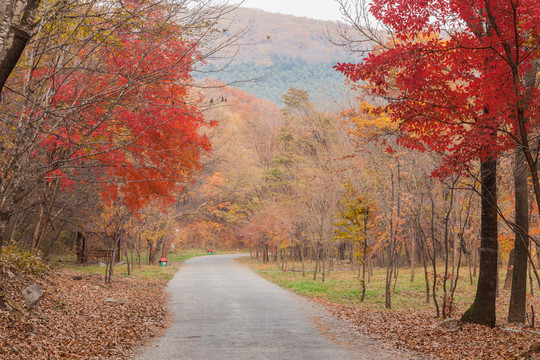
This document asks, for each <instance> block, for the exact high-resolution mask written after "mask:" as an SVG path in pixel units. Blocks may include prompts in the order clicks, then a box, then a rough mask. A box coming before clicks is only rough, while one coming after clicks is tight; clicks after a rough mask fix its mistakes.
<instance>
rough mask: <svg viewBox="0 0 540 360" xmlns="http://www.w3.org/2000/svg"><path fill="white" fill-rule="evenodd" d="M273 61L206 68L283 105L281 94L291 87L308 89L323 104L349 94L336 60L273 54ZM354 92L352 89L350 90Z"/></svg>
mask: <svg viewBox="0 0 540 360" xmlns="http://www.w3.org/2000/svg"><path fill="white" fill-rule="evenodd" d="M271 59H272V64H270V65H256V64H255V63H254V62H242V63H239V64H234V63H233V65H230V66H228V67H227V68H226V69H225V70H224V71H216V70H217V68H216V67H215V66H211V65H208V66H207V67H206V68H205V69H204V70H205V72H206V71H216V72H215V73H213V74H210V77H215V78H217V79H219V80H221V81H223V82H225V83H227V84H231V86H235V87H238V88H241V89H242V90H244V91H246V92H247V93H250V94H253V95H255V96H257V97H258V98H262V99H267V100H270V101H273V102H274V103H276V104H277V105H278V106H279V107H282V106H283V105H284V104H283V100H282V98H281V96H282V95H283V94H285V93H286V92H287V90H288V89H289V88H290V87H293V88H297V89H304V90H307V91H308V92H309V94H310V97H311V99H312V100H313V102H314V103H316V104H319V105H320V106H322V107H328V106H331V105H332V104H333V103H334V102H336V101H337V102H338V103H339V102H340V99H342V97H343V96H344V94H346V93H347V92H346V90H347V87H346V86H345V85H344V82H343V80H344V78H343V76H342V75H341V74H339V73H337V72H336V71H335V70H334V69H333V68H332V66H334V65H335V63H333V62H327V63H308V62H306V61H305V60H302V59H299V58H292V57H285V56H272V57H271ZM349 94H350V92H349Z"/></svg>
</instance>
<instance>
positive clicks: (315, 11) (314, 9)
mask: <svg viewBox="0 0 540 360" xmlns="http://www.w3.org/2000/svg"><path fill="white" fill-rule="evenodd" d="M242 6H244V7H250V8H258V9H262V10H264V11H269V12H274V13H281V14H291V15H295V16H306V17H309V18H313V19H320V20H334V21H335V20H340V19H341V16H340V14H339V7H338V4H337V3H336V1H335V0H245V2H244V4H243V5H242Z"/></svg>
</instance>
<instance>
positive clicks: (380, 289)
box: [241, 258, 508, 314]
mask: <svg viewBox="0 0 540 360" xmlns="http://www.w3.org/2000/svg"><path fill="white" fill-rule="evenodd" d="M241 261H242V262H244V263H246V264H248V265H249V266H250V268H251V269H252V270H254V271H255V272H257V273H259V274H260V275H261V276H263V277H264V278H266V279H268V280H270V281H272V282H274V283H276V284H277V285H279V286H281V287H283V288H285V289H288V290H291V291H294V292H296V293H298V294H301V295H306V296H309V297H313V298H318V299H324V300H329V301H332V302H335V303H339V304H345V305H356V306H359V305H361V306H364V307H369V308H376V309H384V304H385V297H384V294H385V281H386V269H384V268H374V271H373V276H372V277H371V281H370V282H369V283H368V282H367V276H366V296H365V300H364V302H363V303H361V302H360V297H361V294H362V287H361V283H360V281H358V279H357V277H358V270H351V269H350V268H349V269H340V270H334V271H331V272H330V275H329V276H327V277H326V279H325V281H324V282H322V281H321V274H320V273H319V274H318V275H317V280H315V281H313V280H312V278H313V270H312V269H313V264H312V263H309V262H308V263H306V270H309V271H306V276H305V277H302V273H301V272H299V271H298V269H299V268H300V266H301V265H300V264H299V263H296V264H295V269H296V271H294V272H293V271H281V269H280V267H279V265H278V264H272V263H270V264H263V263H260V262H257V261H255V260H252V259H249V258H243V259H242V260H241ZM344 267H345V266H342V268H344ZM443 270H444V269H443V268H442V266H441V267H440V268H438V269H437V271H438V274H439V275H440V274H442V273H443ZM504 275H505V273H504V272H503V271H501V274H500V277H501V284H502V283H503V281H504ZM410 280H411V269H409V268H402V269H400V270H399V272H398V276H397V281H396V280H395V279H393V281H392V288H393V291H392V307H393V308H394V309H404V310H406V309H422V308H426V309H432V310H433V311H434V304H433V299H432V295H431V291H432V279H430V301H429V304H426V285H425V278H424V271H423V268H422V267H417V268H416V270H415V277H414V281H413V282H411V281H410ZM394 281H396V282H395V288H394ZM476 281H477V278H473V284H472V285H471V283H470V279H469V273H468V268H467V267H462V268H461V269H460V278H459V279H458V286H457V289H456V292H455V296H454V299H455V300H454V303H455V306H456V309H455V314H458V313H460V312H463V311H465V310H466V309H467V308H468V306H469V305H470V304H471V303H472V302H473V300H474V296H475V293H476ZM447 289H448V291H449V290H450V281H448V283H447ZM442 296H443V289H442V284H441V285H438V286H437V300H438V302H439V307H441V305H442ZM507 300H508V294H507V292H505V291H501V296H500V298H499V301H500V302H501V306H498V308H499V309H500V311H501V314H504V313H505V311H507V310H505V309H507V307H506V306H507V304H506V303H507Z"/></svg>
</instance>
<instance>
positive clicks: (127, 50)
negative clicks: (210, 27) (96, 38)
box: [35, 3, 210, 210]
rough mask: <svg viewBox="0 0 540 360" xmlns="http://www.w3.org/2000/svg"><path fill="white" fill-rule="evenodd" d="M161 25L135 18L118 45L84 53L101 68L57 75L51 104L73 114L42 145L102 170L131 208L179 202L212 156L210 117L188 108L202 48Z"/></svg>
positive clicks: (110, 192)
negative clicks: (203, 159) (180, 191)
mask: <svg viewBox="0 0 540 360" xmlns="http://www.w3.org/2000/svg"><path fill="white" fill-rule="evenodd" d="M127 6H128V7H129V6H131V7H137V6H140V5H137V4H135V3H127ZM160 19H162V14H160V13H159V11H155V12H151V13H147V14H145V15H144V18H141V19H139V18H133V19H131V20H132V21H130V22H126V24H125V25H123V26H122V27H121V28H119V29H118V30H117V31H116V32H115V33H114V35H113V36H114V41H112V42H109V43H108V44H107V43H104V44H103V45H101V46H99V47H98V48H97V49H95V50H93V51H92V53H91V54H90V53H86V54H84V53H81V54H79V56H81V57H82V58H89V59H94V60H99V62H98V63H97V65H96V66H98V67H99V68H97V69H89V70H87V69H83V68H81V69H75V70H74V71H69V72H67V73H66V74H55V75H54V76H53V78H52V81H51V87H53V88H54V89H55V96H54V99H53V101H52V106H53V108H54V109H56V110H58V111H60V110H62V111H64V112H66V114H65V115H64V117H65V121H63V122H62V123H61V124H60V126H59V124H58V123H55V124H54V127H53V125H51V128H50V129H46V135H44V136H43V141H42V146H43V148H45V149H47V153H48V154H49V157H50V158H52V159H53V160H57V159H58V158H59V157H61V156H63V157H66V156H67V157H69V161H70V162H71V163H72V164H79V165H80V164H83V163H84V164H90V163H91V164H92V166H95V167H96V168H99V170H98V171H97V174H98V178H99V179H100V180H101V181H103V182H104V183H106V184H107V185H106V186H104V190H103V193H102V194H103V196H104V198H105V199H107V200H117V199H118V198H119V197H121V198H122V201H123V202H124V204H125V205H127V206H128V207H129V208H130V209H132V210H137V209H138V208H140V207H141V206H143V205H145V204H147V203H148V202H150V201H151V200H153V199H156V198H160V199H162V200H163V201H165V202H170V201H172V197H171V192H172V191H173V190H174V189H175V188H177V185H185V184H186V183H187V182H189V181H190V177H191V176H192V175H193V173H194V171H196V170H198V169H199V168H200V156H201V153H202V152H204V151H209V150H210V142H209V140H208V139H207V138H206V136H204V135H201V134H200V133H199V132H198V130H199V129H200V127H201V126H206V124H205V122H204V119H203V116H202V114H201V113H200V112H199V110H198V109H197V108H196V107H195V106H193V105H190V104H188V102H189V101H188V97H189V94H188V86H187V85H186V84H189V82H190V80H191V76H190V72H191V70H192V63H193V61H194V60H196V59H197V53H196V50H195V49H194V45H193V44H191V43H189V42H188V41H186V40H185V39H184V38H183V37H182V36H183V31H182V29H181V27H180V26H174V25H166V26H163V24H161V23H160ZM35 75H36V76H46V75H50V71H48V70H47V69H45V70H40V72H39V73H36V74H35ZM66 109H69V111H66ZM51 123H52V122H51ZM51 133H52V134H53V136H50V134H51ZM51 175H55V174H52V173H51ZM56 175H58V174H56ZM64 185H66V184H64Z"/></svg>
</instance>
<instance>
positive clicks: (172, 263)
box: [64, 249, 207, 281]
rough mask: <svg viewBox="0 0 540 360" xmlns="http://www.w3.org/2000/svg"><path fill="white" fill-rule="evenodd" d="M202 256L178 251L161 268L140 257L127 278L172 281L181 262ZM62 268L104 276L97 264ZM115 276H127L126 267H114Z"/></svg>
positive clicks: (69, 265) (103, 270)
mask: <svg viewBox="0 0 540 360" xmlns="http://www.w3.org/2000/svg"><path fill="white" fill-rule="evenodd" d="M203 255H207V253H206V251H202V250H191V249H190V250H180V251H178V252H177V253H170V254H169V255H167V260H168V263H167V266H166V267H161V266H159V265H148V258H147V257H146V256H144V257H141V266H140V267H139V266H138V265H137V261H135V263H134V265H133V268H132V271H131V274H130V275H129V276H133V277H137V278H142V279H148V280H165V281H168V280H170V279H172V277H173V276H174V274H175V273H176V271H177V270H178V268H179V267H180V265H181V264H182V262H184V261H185V260H187V259H190V258H192V257H195V256H203ZM130 260H131V259H130ZM122 261H125V259H122ZM64 268H66V269H69V270H74V271H77V272H81V273H83V274H88V275H96V274H97V275H105V269H106V267H104V266H99V264H91V265H86V266H85V265H79V264H75V263H72V262H70V263H68V264H67V265H65V266H64ZM115 276H128V275H127V265H125V264H124V265H115V267H114V274H113V277H115Z"/></svg>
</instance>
